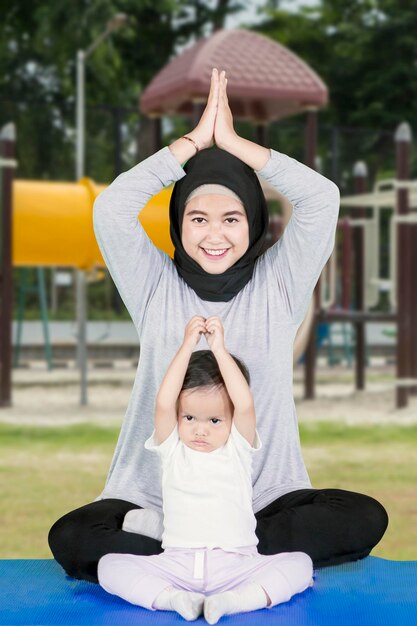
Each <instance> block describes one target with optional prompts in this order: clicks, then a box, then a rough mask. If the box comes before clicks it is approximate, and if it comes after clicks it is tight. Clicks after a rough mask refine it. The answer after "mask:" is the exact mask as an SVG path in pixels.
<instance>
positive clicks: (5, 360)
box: [0, 124, 16, 407]
mask: <svg viewBox="0 0 417 626" xmlns="http://www.w3.org/2000/svg"><path fill="white" fill-rule="evenodd" d="M15 142H16V131H15V126H14V124H6V126H3V128H2V129H1V131H0V158H1V159H2V164H1V165H0V176H1V184H0V189H1V195H2V197H1V199H0V203H1V207H0V208H1V215H0V224H1V228H0V231H1V240H0V249H1V258H0V279H1V280H0V407H5V406H11V403H12V305H13V282H12V281H13V274H12V186H13V171H14V167H15V162H14V156H15Z"/></svg>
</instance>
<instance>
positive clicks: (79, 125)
mask: <svg viewBox="0 0 417 626" xmlns="http://www.w3.org/2000/svg"><path fill="white" fill-rule="evenodd" d="M76 129H77V138H76V141H77V147H76V159H75V178H76V180H77V181H78V180H80V178H82V177H83V176H84V162H85V157H84V150H85V149H84V144H85V52H84V50H78V51H77V106H76Z"/></svg>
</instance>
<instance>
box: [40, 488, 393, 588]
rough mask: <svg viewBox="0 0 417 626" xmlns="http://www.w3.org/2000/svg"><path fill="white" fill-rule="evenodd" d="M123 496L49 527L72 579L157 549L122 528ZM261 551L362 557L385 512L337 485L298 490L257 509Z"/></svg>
mask: <svg viewBox="0 0 417 626" xmlns="http://www.w3.org/2000/svg"><path fill="white" fill-rule="evenodd" d="M140 508H141V507H139V506H137V505H136V504H132V503H131V502H126V501H125V500H115V499H106V500H99V501H97V502H93V503H92V504H87V505H86V506H82V507H81V508H79V509H76V510H75V511H72V512H71V513H67V515H64V517H61V519H59V520H58V521H57V522H55V524H54V525H53V526H52V528H51V530H50V531H49V537H48V539H49V546H50V548H51V551H52V553H53V555H54V557H55V559H56V560H57V561H58V563H59V564H60V565H62V567H63V568H64V569H65V571H66V572H67V574H69V575H70V576H72V577H73V578H80V579H85V580H90V581H92V582H98V580H97V564H98V561H99V559H100V558H101V557H102V556H103V555H104V554H108V553H110V552H117V553H124V554H143V555H149V554H159V553H160V552H162V548H161V542H160V541H156V540H155V539H151V538H150V537H144V536H143V535H138V534H136V533H129V532H126V531H123V530H122V525H123V519H124V517H125V515H126V513H127V512H128V511H130V510H131V509H140ZM256 519H257V522H258V523H257V527H256V534H257V536H258V538H259V544H258V551H259V552H260V553H261V554H276V553H278V552H293V551H301V552H306V553H307V554H309V555H310V557H311V558H312V560H313V563H314V566H315V567H324V566H327V565H336V564H338V563H344V562H346V561H355V560H356V559H361V558H363V557H365V556H367V555H368V554H369V553H370V551H371V550H372V548H373V547H374V546H375V545H376V544H377V543H378V542H379V541H380V539H381V538H382V536H383V534H384V532H385V530H386V528H387V525H388V515H387V513H386V511H385V509H384V507H383V506H382V505H381V504H380V503H379V502H377V500H374V499H373V498H370V497H369V496H365V495H362V494H360V493H353V492H350V491H342V490H340V489H300V490H298V491H293V492H291V493H287V494H286V495H284V496H281V498H278V499H277V500H275V501H274V502H272V503H271V504H269V505H268V506H267V507H265V508H264V509H262V510H261V511H259V512H258V513H256Z"/></svg>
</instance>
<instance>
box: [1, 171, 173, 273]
mask: <svg viewBox="0 0 417 626" xmlns="http://www.w3.org/2000/svg"><path fill="white" fill-rule="evenodd" d="M104 188H105V186H104V185H97V184H96V183H94V182H93V181H92V180H91V179H89V178H83V179H81V180H80V182H78V183H66V182H46V181H45V182H44V181H35V180H15V181H14V184H13V265H14V266H24V265H30V266H37V265H40V266H44V267H45V266H52V265H55V266H56V265H57V266H71V267H77V268H78V269H82V270H88V269H90V268H92V267H93V266H96V267H97V266H104V265H105V263H104V260H103V257H102V256H101V253H100V250H99V248H98V245H97V242H96V239H95V236H94V231H93V213H92V206H93V202H94V199H95V198H96V196H97V195H98V194H99V193H100V192H101V191H102V190H103V189H104ZM171 191H172V189H171V188H168V189H163V190H162V191H161V192H160V193H159V194H157V195H156V196H154V197H153V198H152V199H151V200H150V201H149V202H148V204H147V205H146V207H145V208H144V209H143V211H142V212H141V214H140V221H141V223H142V225H143V227H144V228H145V230H146V232H147V234H148V236H149V237H150V238H151V239H152V241H153V242H154V244H155V245H156V246H157V247H158V248H160V249H161V250H164V251H165V252H167V253H168V254H169V255H171V256H172V255H173V253H174V248H173V245H172V243H171V238H170V236H169V228H168V223H169V222H168V212H169V211H168V207H169V198H170V196H171Z"/></svg>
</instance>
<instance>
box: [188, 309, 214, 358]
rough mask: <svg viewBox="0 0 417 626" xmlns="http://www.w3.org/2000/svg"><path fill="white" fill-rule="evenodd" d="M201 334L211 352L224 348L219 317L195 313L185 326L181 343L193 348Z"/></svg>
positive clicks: (190, 348)
mask: <svg viewBox="0 0 417 626" xmlns="http://www.w3.org/2000/svg"><path fill="white" fill-rule="evenodd" d="M201 335H204V336H205V337H206V339H207V343H208V346H209V348H210V350H212V352H216V351H218V350H222V349H224V330H223V325H222V323H221V321H220V318H219V317H215V316H213V317H208V318H207V319H205V318H204V317H202V316H201V315H195V316H194V317H192V318H191V319H190V321H189V322H188V324H187V325H186V327H185V331H184V340H183V345H184V346H186V347H187V348H188V349H189V350H191V351H192V350H193V349H194V348H195V346H196V345H197V344H198V342H199V341H200V338H201Z"/></svg>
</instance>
